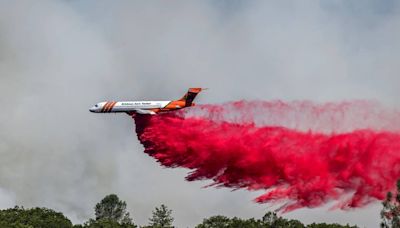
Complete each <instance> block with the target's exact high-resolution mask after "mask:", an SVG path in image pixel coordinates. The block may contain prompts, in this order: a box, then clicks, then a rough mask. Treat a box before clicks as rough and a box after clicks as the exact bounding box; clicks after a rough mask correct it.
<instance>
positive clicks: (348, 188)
mask: <svg viewBox="0 0 400 228" xmlns="http://www.w3.org/2000/svg"><path fill="white" fill-rule="evenodd" d="M304 113H305V114H307V115H308V116H307V115H304ZM271 114H275V115H279V116H269V117H268V118H264V119H263V118H258V120H257V117H259V116H265V115H271ZM352 116H353V117H354V124H353V125H354V126H344V125H352V121H351V119H352V118H353V117H352ZM396 116H399V115H398V113H396V112H394V111H387V110H384V109H382V108H380V107H378V106H377V105H375V104H371V103H363V102H353V103H352V102H349V103H340V104H324V105H317V104H313V103H310V102H292V103H283V102H245V101H241V102H233V103H228V104H224V105H204V106H200V107H196V108H193V109H191V110H185V111H181V112H175V113H168V114H161V115H156V116H136V117H134V118H135V121H136V132H137V134H138V138H139V140H140V142H141V143H142V144H143V145H144V148H145V152H146V153H148V154H149V155H150V156H152V157H154V158H155V159H157V161H159V162H160V163H161V164H162V165H163V166H166V167H184V168H188V169H190V170H191V172H190V173H189V175H188V176H187V177H186V179H187V180H188V181H194V180H205V179H209V180H212V181H213V184H212V185H213V186H217V187H229V188H233V189H239V188H243V189H247V190H265V191H266V192H265V194H263V195H261V196H259V197H258V198H256V199H255V200H256V202H260V203H264V202H284V205H283V206H282V207H281V209H282V210H283V211H290V210H293V209H296V208H301V207H317V206H321V205H323V204H325V203H327V202H329V201H332V200H337V201H338V202H339V203H338V204H337V207H340V208H349V207H361V206H364V205H366V204H368V203H370V202H372V201H374V200H377V199H378V200H381V199H383V198H384V196H385V195H386V192H387V191H389V190H393V187H394V185H395V182H396V180H397V179H398V178H399V177H400V134H399V133H397V131H396V128H397V127H398V126H399V125H398V123H399V122H398V119H399V118H397V117H396ZM310 117H311V118H310ZM360 119H361V120H360ZM363 121H364V122H363ZM317 122H318V124H317V125H316V123H317ZM271 123H274V124H271ZM277 123H280V124H281V125H277ZM341 123H342V124H341ZM343 123H344V125H343ZM362 123H365V125H364V126H363V124H362ZM390 123H392V124H391V125H390ZM284 125H293V126H296V127H294V128H288V126H284ZM307 125H309V127H308V129H307ZM323 126H325V127H326V129H324V130H325V131H319V132H318V131H317V130H316V129H320V128H322V127H323ZM357 128H359V129H357ZM338 129H339V130H338ZM349 129H350V130H349ZM387 129H389V130H387ZM346 130H347V131H346Z"/></svg>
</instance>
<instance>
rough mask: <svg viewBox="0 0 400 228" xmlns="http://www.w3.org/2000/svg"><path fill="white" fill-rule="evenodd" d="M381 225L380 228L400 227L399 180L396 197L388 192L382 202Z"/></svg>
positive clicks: (399, 181)
mask: <svg viewBox="0 0 400 228" xmlns="http://www.w3.org/2000/svg"><path fill="white" fill-rule="evenodd" d="M382 205H383V209H382V210H381V218H382V222H381V227H382V228H400V180H398V181H397V193H396V197H393V193H391V192H388V193H387V195H386V199H385V201H383V202H382Z"/></svg>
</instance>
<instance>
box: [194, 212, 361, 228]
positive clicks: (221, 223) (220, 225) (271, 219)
mask: <svg viewBox="0 0 400 228" xmlns="http://www.w3.org/2000/svg"><path fill="white" fill-rule="evenodd" d="M196 228H357V227H356V226H349V225H346V226H342V225H339V224H326V223H321V224H316V223H313V224H311V225H308V226H305V225H304V224H302V223H301V222H300V221H298V220H290V219H285V218H282V217H279V216H277V215H276V213H274V212H267V213H266V214H265V215H264V216H263V218H262V219H261V220H256V219H254V218H251V219H241V218H237V217H234V218H228V217H226V216H221V215H218V216H212V217H210V218H207V219H204V220H203V222H202V223H201V224H199V225H197V226H196Z"/></svg>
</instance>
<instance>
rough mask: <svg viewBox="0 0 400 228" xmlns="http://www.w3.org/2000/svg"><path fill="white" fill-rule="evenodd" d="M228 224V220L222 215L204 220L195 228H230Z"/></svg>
mask: <svg viewBox="0 0 400 228" xmlns="http://www.w3.org/2000/svg"><path fill="white" fill-rule="evenodd" d="M230 222H231V219H230V218H228V217H226V216H222V215H216V216H212V217H210V218H207V219H204V220H203V223H201V224H199V225H197V226H196V228H215V227H218V228H225V227H229V226H230Z"/></svg>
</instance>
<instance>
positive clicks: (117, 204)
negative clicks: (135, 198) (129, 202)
mask: <svg viewBox="0 0 400 228" xmlns="http://www.w3.org/2000/svg"><path fill="white" fill-rule="evenodd" d="M94 210H95V215H96V220H101V219H108V220H110V221H115V222H117V223H121V224H122V223H126V224H130V223H132V219H131V218H130V216H129V212H127V211H126V203H125V201H121V200H119V198H118V196H117V195H115V194H110V195H108V196H106V197H104V198H103V199H102V200H101V201H100V203H97V204H96V207H95V208H94Z"/></svg>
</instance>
